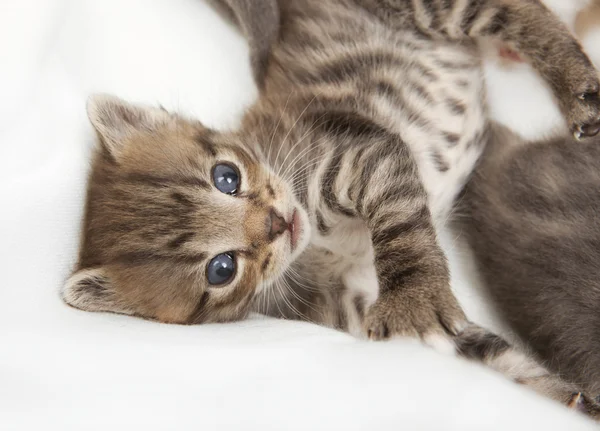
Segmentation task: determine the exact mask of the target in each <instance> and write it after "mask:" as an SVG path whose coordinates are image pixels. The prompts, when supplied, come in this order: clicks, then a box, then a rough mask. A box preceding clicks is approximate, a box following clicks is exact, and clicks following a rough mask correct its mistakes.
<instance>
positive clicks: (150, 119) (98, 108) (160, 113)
mask: <svg viewBox="0 0 600 431" xmlns="http://www.w3.org/2000/svg"><path fill="white" fill-rule="evenodd" d="M87 113H88V117H89V119H90V121H91V123H92V125H93V126H94V128H95V129H96V131H97V132H98V134H99V135H100V139H101V142H102V144H103V146H104V148H105V149H106V151H107V152H108V154H110V155H111V156H112V157H113V158H114V159H115V160H118V157H119V155H120V153H121V151H122V149H123V147H124V145H125V143H126V142H127V138H129V137H131V136H132V135H135V134H136V133H139V132H152V131H155V130H157V129H158V128H159V127H160V126H162V125H164V124H167V123H168V122H169V121H170V120H172V117H171V116H170V115H169V113H168V112H166V111H165V110H163V109H159V108H155V107H150V106H136V105H132V104H131V103H128V102H126V101H124V100H122V99H120V98H118V97H115V96H111V95H109V94H94V95H92V96H90V97H89V99H88V102H87Z"/></svg>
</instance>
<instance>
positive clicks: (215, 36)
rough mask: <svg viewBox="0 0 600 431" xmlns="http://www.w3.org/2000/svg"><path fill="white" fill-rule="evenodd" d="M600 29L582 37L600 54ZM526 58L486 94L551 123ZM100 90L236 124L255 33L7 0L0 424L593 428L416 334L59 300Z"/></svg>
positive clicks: (535, 122)
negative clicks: (192, 317)
mask: <svg viewBox="0 0 600 431" xmlns="http://www.w3.org/2000/svg"><path fill="white" fill-rule="evenodd" d="M561 2H562V4H561ZM553 3H557V5H559V6H561V5H562V6H565V5H566V4H570V5H572V3H571V0H554V1H553ZM562 13H563V15H564V17H565V19H570V15H569V12H568V9H564V10H563V12H562ZM599 41H600V33H594V34H591V35H590V36H589V37H588V38H587V40H586V46H587V47H588V49H590V50H591V51H592V53H593V54H595V55H596V61H597V62H599V63H600V61H599V60H600V45H597V46H598V47H599V48H596V49H593V48H594V42H599ZM516 69H517V70H512V71H503V70H501V69H500V68H498V67H496V66H493V65H490V66H489V67H488V75H489V82H490V98H491V100H492V111H493V113H494V115H495V116H496V118H498V119H501V120H502V121H504V122H505V123H508V124H510V125H512V126H513V127H514V128H516V129H517V130H519V131H520V132H521V133H523V134H525V135H527V136H529V137H535V136H540V135H541V134H543V133H544V132H545V131H547V130H548V129H549V127H550V126H551V125H553V124H558V122H559V119H558V113H557V111H556V109H555V108H554V107H553V105H552V103H551V99H550V97H549V96H548V94H547V92H545V90H544V89H543V87H542V86H541V85H540V84H539V83H538V80H537V78H536V77H535V76H534V75H533V74H532V73H530V72H528V71H527V68H526V67H518V68H516ZM94 91H103V92H112V93H115V94H118V95H119V96H121V97H124V98H127V99H130V100H132V101H139V102H150V103H159V102H160V103H162V104H163V105H164V106H165V107H167V108H168V109H177V110H181V111H184V112H185V113H187V114H190V115H193V116H196V117H198V118H200V119H201V120H202V121H204V122H205V123H206V124H207V125H209V126H212V127H227V126H232V125H235V123H236V122H237V121H238V120H239V118H240V115H241V113H242V111H243V109H244V107H246V106H248V105H249V104H250V103H251V102H252V101H253V100H254V98H255V96H256V91H255V88H254V86H253V84H252V80H251V75H250V71H249V67H248V61H247V48H246V45H245V42H244V40H243V39H242V38H241V37H240V36H239V35H238V34H236V33H235V32H234V31H233V30H232V29H231V28H229V27H228V26H227V25H226V24H225V23H223V22H222V21H221V20H220V19H219V18H218V17H217V15H216V14H215V13H214V12H213V11H212V10H211V9H210V8H209V7H208V6H207V5H205V4H204V3H203V2H202V1H200V0H103V1H92V0H45V1H44V0H19V1H17V0H12V1H10V0H2V1H0V96H1V97H0V208H1V211H0V429H2V430H13V429H15V430H16V429H18V430H21V429H35V430H39V429H56V430H67V429H74V430H82V429H86V430H87V429H145V430H148V429H157V430H158V429H178V430H185V429H201V430H212V429H219V430H228V429H264V430H268V429H272V430H282V429H328V430H334V429H344V430H359V429H363V430H387V429H406V430H435V429H445V430H482V429H486V430H505V429H508V428H512V429H545V430H554V429H557V430H558V429H565V427H569V429H592V428H591V427H592V424H591V423H588V422H587V421H586V420H583V419H581V418H579V417H576V416H575V415H574V414H572V413H571V412H568V411H566V410H564V409H561V408H560V407H557V406H556V405H554V404H553V403H550V402H548V401H546V400H544V399H541V398H539V397H537V396H535V395H533V394H532V393H530V392H528V391H526V390H523V389H521V388H518V387H516V386H515V385H512V384H510V383H508V382H507V381H505V380H504V379H503V378H501V377H499V376H497V375H496V374H495V373H492V372H489V371H488V370H485V369H483V368H482V367H479V366H477V365H474V364H470V363H467V362H464V361H460V360H457V359H455V358H451V357H445V356H442V355H441V354H439V353H436V352H434V351H432V350H430V349H427V348H425V347H422V346H421V345H419V344H418V343H417V342H415V341H411V340H406V341H397V342H390V343H381V344H375V343H366V342H360V341H356V340H354V339H352V338H351V337H349V336H347V335H344V334H341V333H338V332H335V331H331V330H328V329H323V328H319V327H316V326H313V325H310V324H305V323H294V322H285V321H276V320H271V319H262V318H254V319H252V320H248V321H245V322H241V323H236V324H228V325H206V326H195V327H183V326H169V325H161V324H157V323H151V322H146V321H142V320H136V319H133V318H129V317H123V316H116V315H110V314H89V313H83V312H80V311H77V310H74V309H71V308H68V307H67V306H65V305H64V304H63V303H62V302H61V301H60V299H59V297H58V289H59V286H60V285H61V284H62V283H63V281H64V280H65V278H66V277H67V276H68V274H69V271H70V269H71V267H72V265H73V263H74V261H75V256H76V249H77V244H78V229H79V223H80V218H81V212H82V204H83V193H84V186H85V174H86V170H87V167H88V158H87V156H88V152H89V147H90V145H91V143H92V140H93V134H92V130H91V128H90V126H89V124H88V122H87V119H86V116H85V109H84V107H85V100H86V97H87V95H88V94H89V93H91V92H94ZM459 242H460V238H454V237H450V236H449V237H448V238H446V240H445V243H446V245H447V249H448V250H449V252H450V253H451V259H452V262H453V271H454V286H455V289H456V290H457V293H458V294H459V297H460V298H461V300H462V301H463V303H464V305H465V307H466V309H467V311H468V313H469V314H470V315H471V316H472V317H473V318H474V320H476V321H478V322H480V323H482V324H486V325H489V326H490V327H493V328H498V329H500V328H501V325H498V323H497V322H495V321H494V318H493V311H492V310H489V309H488V308H489V307H486V306H485V305H484V304H483V303H482V301H481V298H480V295H479V293H478V291H477V289H476V288H475V286H476V283H475V281H474V278H473V275H472V273H471V272H470V271H469V270H468V268H469V260H468V254H466V252H460V251H459V247H458V245H457V244H458V243H459ZM461 262H463V263H461Z"/></svg>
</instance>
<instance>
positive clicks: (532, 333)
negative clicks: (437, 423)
mask: <svg viewBox="0 0 600 431" xmlns="http://www.w3.org/2000/svg"><path fill="white" fill-rule="evenodd" d="M504 133H506V132H504ZM596 143H600V139H597V140H596ZM599 210H600V147H598V146H597V145H583V146H577V145H574V144H573V142H572V141H571V140H570V139H564V138H559V139H555V140H553V141H551V142H547V141H544V142H539V143H535V144H529V145H526V146H523V145H521V143H520V142H519V139H518V138H517V137H512V139H510V142H507V139H499V140H498V141H493V143H492V144H489V145H488V148H487V149H486V151H485V153H484V155H483V157H482V160H481V164H480V165H479V166H478V168H477V170H476V172H475V174H474V175H473V178H472V179H471V180H470V181H469V183H468V186H467V187H466V189H465V193H464V196H463V199H461V201H460V206H459V210H458V211H457V212H458V213H459V214H461V216H462V217H461V220H460V230H461V232H462V233H464V234H466V235H465V236H466V238H468V242H469V244H470V245H471V247H472V248H473V251H474V252H475V257H476V261H477V264H478V267H479V270H480V272H481V275H482V278H483V282H484V284H483V286H484V288H485V289H486V292H487V293H488V294H489V295H490V297H491V299H492V300H493V303H494V305H495V306H496V307H497V308H498V310H499V312H500V313H501V315H502V316H503V317H504V319H505V321H506V322H507V323H508V324H509V325H510V327H511V329H512V330H513V331H514V332H515V334H516V335H517V336H518V337H520V339H521V340H522V341H523V342H524V343H525V344H526V345H528V346H529V347H530V348H531V350H532V351H533V352H534V353H535V354H536V355H537V356H538V357H539V358H540V359H541V360H543V361H544V363H546V364H547V365H548V367H549V368H550V369H551V370H553V371H555V372H560V373H561V375H562V376H563V377H565V378H566V379H568V380H570V381H573V382H577V383H578V384H579V385H581V386H582V387H583V388H585V390H587V391H589V392H590V393H594V394H599V393H600V343H599V341H598V333H600V284H599V281H598V280H600V219H599V218H598V211H599Z"/></svg>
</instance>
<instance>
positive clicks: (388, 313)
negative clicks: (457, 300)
mask: <svg viewBox="0 0 600 431" xmlns="http://www.w3.org/2000/svg"><path fill="white" fill-rule="evenodd" d="M436 302H437V301H431V302H429V301H424V300H423V298H422V297H420V298H414V297H413V298H411V297H410V295H406V292H403V294H388V295H382V296H381V297H380V298H378V299H377V301H376V302H375V303H374V304H373V305H372V306H371V307H370V308H369V309H368V310H367V313H366V315H365V319H364V321H363V327H364V330H365V333H366V335H367V337H368V338H369V339H370V340H374V341H379V340H386V339H389V338H392V337H394V336H407V337H418V338H421V339H422V340H424V341H425V342H427V340H429V339H432V337H433V338H435V337H438V338H439V337H440V336H441V337H444V338H445V337H449V336H451V335H454V334H457V333H458V332H460V330H461V328H462V327H464V325H466V319H465V316H464V314H463V312H462V310H461V309H460V307H458V304H454V303H452V302H450V303H448V304H445V305H442V306H437V305H436ZM441 303H443V301H442V302H441Z"/></svg>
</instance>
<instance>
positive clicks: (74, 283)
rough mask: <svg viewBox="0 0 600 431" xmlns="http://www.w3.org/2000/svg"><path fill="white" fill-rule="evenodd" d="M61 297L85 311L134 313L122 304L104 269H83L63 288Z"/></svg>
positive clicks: (70, 278)
mask: <svg viewBox="0 0 600 431" xmlns="http://www.w3.org/2000/svg"><path fill="white" fill-rule="evenodd" d="M61 296H62V299H63V300H64V301H65V302H66V303H67V304H69V305H71V306H73V307H75V308H79V309H81V310H85V311H110V312H113V313H121V314H132V313H133V311H132V310H131V309H129V308H127V307H125V306H123V305H122V304H121V303H120V301H119V300H118V298H117V295H116V294H115V290H114V288H113V286H112V284H111V281H110V279H109V278H108V276H107V274H106V272H105V271H104V270H103V269H102V268H94V269H82V270H79V271H77V272H76V273H74V274H73V275H72V276H71V277H69V279H68V280H67V282H66V283H65V285H64V287H63V288H62V290H61Z"/></svg>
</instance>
